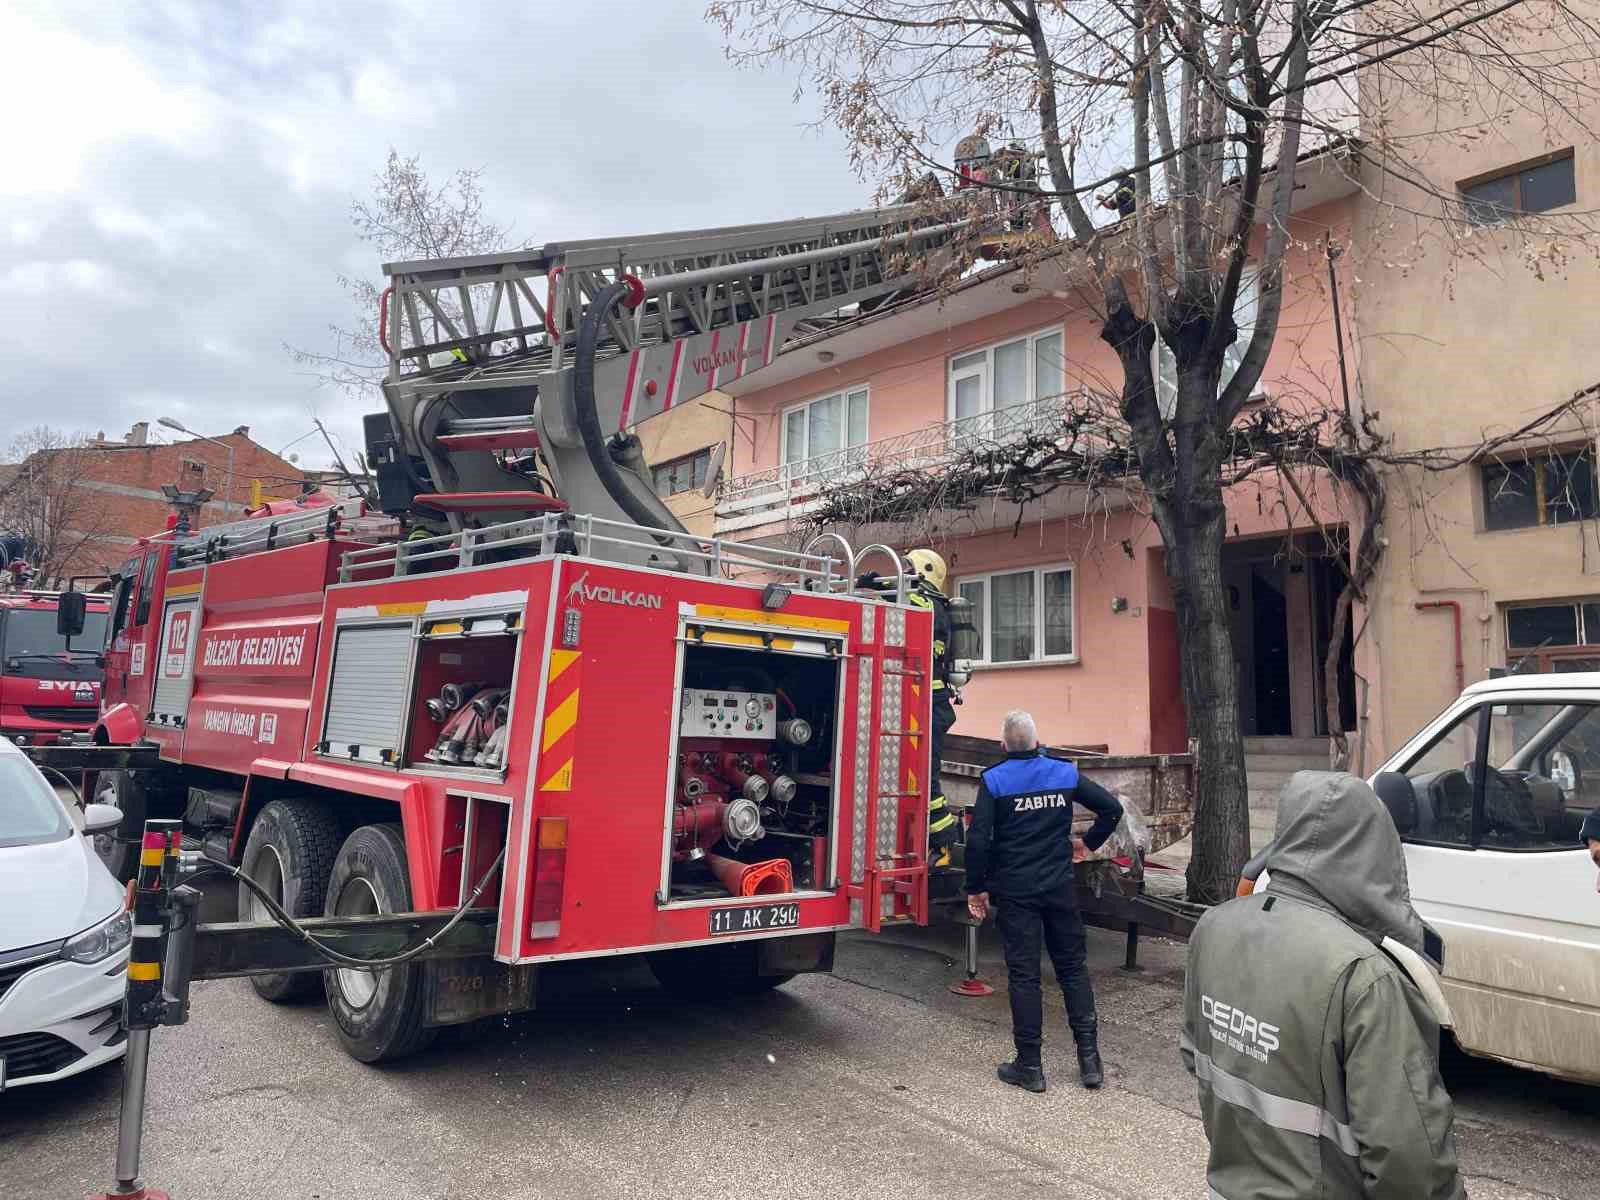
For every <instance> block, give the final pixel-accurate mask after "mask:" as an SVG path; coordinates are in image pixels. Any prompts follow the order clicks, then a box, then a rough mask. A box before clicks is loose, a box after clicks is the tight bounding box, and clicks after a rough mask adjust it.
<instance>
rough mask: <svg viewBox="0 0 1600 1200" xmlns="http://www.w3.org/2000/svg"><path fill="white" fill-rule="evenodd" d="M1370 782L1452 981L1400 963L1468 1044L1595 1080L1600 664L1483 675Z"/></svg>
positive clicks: (1482, 1052)
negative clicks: (1588, 818)
mask: <svg viewBox="0 0 1600 1200" xmlns="http://www.w3.org/2000/svg"><path fill="white" fill-rule="evenodd" d="M1369 782H1370V783H1371V785H1372V788H1373V790H1374V791H1375V792H1377V793H1378V796H1379V798H1380V799H1382V801H1383V802H1384V805H1385V806H1386V807H1387V808H1388V810H1389V812H1390V814H1391V815H1392V816H1393V817H1394V821H1395V827H1396V828H1397V829H1398V830H1399V832H1400V838H1401V841H1402V842H1403V843H1404V844H1405V854H1406V871H1407V874H1408V876H1409V877H1410V883H1411V899H1412V903H1413V905H1414V906H1415V907H1416V910H1417V913H1418V915H1420V916H1421V917H1422V919H1423V920H1424V921H1425V922H1427V923H1428V925H1430V926H1431V927H1432V928H1433V929H1434V930H1437V931H1438V934H1439V937H1440V939H1441V940H1442V943H1443V953H1442V958H1443V966H1444V969H1443V974H1442V978H1441V980H1440V982H1441V983H1442V988H1440V989H1438V990H1435V988H1434V987H1433V980H1431V979H1427V978H1425V976H1426V974H1427V971H1428V968H1425V967H1422V966H1421V960H1420V959H1416V956H1414V955H1406V956H1405V957H1406V958H1408V959H1411V960H1415V961H1407V962H1405V963H1404V964H1403V965H1405V966H1406V967H1407V968H1408V971H1409V972H1410V974H1411V975H1412V976H1413V978H1415V979H1417V982H1418V983H1419V985H1420V986H1422V988H1423V990H1424V992H1425V993H1430V995H1429V999H1430V1001H1431V1002H1432V1004H1433V1007H1434V1009H1435V1011H1436V1013H1437V1014H1438V1015H1439V1017H1440V1020H1441V1023H1442V1024H1444V1025H1446V1026H1448V1027H1450V1028H1451V1029H1452V1031H1453V1033H1454V1035H1455V1039H1456V1041H1457V1043H1458V1044H1459V1045H1460V1046H1461V1048H1462V1049H1463V1050H1465V1051H1466V1052H1467V1053H1469V1054H1474V1055H1478V1056H1481V1057H1484V1058H1494V1059H1499V1060H1501V1061H1503V1062H1508V1063H1513V1064H1515V1065H1517V1066H1522V1067H1528V1068H1531V1069H1533V1070H1536V1071H1543V1072H1545V1073H1547V1074H1550V1075H1556V1076H1560V1077H1562V1078H1566V1079H1574V1080H1578V1081H1580V1082H1583V1083H1590V1084H1600V894H1597V891H1596V867H1595V863H1594V861H1593V860H1592V859H1591V858H1590V855H1589V851H1588V849H1587V847H1586V846H1585V845H1584V844H1583V843H1581V842H1580V841H1579V840H1578V831H1579V828H1580V826H1581V825H1582V824H1583V819H1584V816H1585V815H1586V814H1587V813H1588V812H1589V811H1590V810H1591V809H1595V808H1600V673H1582V674H1577V673H1574V674H1561V675H1522V676H1508V677H1506V678H1502V679H1491V680H1487V681H1485V682H1483V683H1478V684H1474V685H1473V686H1472V687H1469V688H1468V689H1467V690H1466V691H1465V692H1463V693H1462V694H1461V696H1460V697H1459V698H1458V699H1457V700H1456V701H1455V703H1454V704H1452V705H1451V706H1450V707H1449V708H1447V709H1446V710H1445V711H1444V712H1443V713H1442V714H1441V715H1440V716H1439V717H1438V718H1436V719H1435V720H1434V721H1433V722H1432V723H1431V724H1429V725H1428V726H1427V727H1426V728H1424V729H1423V730H1422V731H1421V732H1420V733H1418V734H1417V735H1416V736H1415V737H1413V738H1412V739H1411V740H1410V741H1408V742H1407V743H1406V744H1405V745H1404V746H1403V747H1401V749H1400V751H1399V753H1397V754H1396V755H1395V756H1394V757H1393V758H1392V759H1390V760H1389V761H1388V762H1387V763H1386V764H1384V767H1383V769H1382V770H1380V771H1379V772H1378V773H1377V774H1376V775H1374V776H1373V777H1372V778H1371V779H1370V780H1369ZM1249 873H1252V872H1249V870H1248V869H1247V874H1249ZM1265 882H1266V876H1265V875H1263V876H1262V878H1261V879H1259V880H1257V881H1256V883H1255V886H1256V887H1258V888H1259V887H1261V886H1264V885H1265ZM1419 976H1422V977H1419ZM1441 992H1442V996H1441ZM1441 1000H1442V1003H1441Z"/></svg>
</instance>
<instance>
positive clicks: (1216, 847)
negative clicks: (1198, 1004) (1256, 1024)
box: [1100, 277, 1250, 903]
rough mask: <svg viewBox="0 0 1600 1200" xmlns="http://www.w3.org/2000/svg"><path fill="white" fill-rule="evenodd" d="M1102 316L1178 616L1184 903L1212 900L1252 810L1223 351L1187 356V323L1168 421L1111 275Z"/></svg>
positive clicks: (1150, 332)
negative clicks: (1223, 429)
mask: <svg viewBox="0 0 1600 1200" xmlns="http://www.w3.org/2000/svg"><path fill="white" fill-rule="evenodd" d="M1106 310H1107V313H1108V316H1107V318H1106V321H1105V324H1104V325H1103V326H1102V327H1101V330H1100V336H1101V338H1102V339H1103V340H1105V341H1106V342H1107V343H1109V344H1110V345H1111V346H1112V347H1113V348H1115V350H1116V352H1117V358H1118V359H1119V360H1120V361H1121V363H1122V372H1123V388H1122V415H1123V417H1124V418H1125V419H1126V420H1127V422H1128V427H1129V429H1130V430H1131V431H1132V434H1133V443H1134V446H1135V448H1136V449H1137V450H1138V454H1139V478H1140V480H1141V482H1142V483H1143V484H1144V486H1145V489H1146V490H1147V491H1148V492H1149V494H1150V498H1151V510H1152V513H1153V515H1154V516H1155V520H1156V527H1157V528H1158V529H1160V531H1161V539H1162V541H1163V542H1164V543H1165V544H1166V559H1167V579H1168V580H1169V581H1170V583H1171V585H1172V596H1173V603H1174V606H1175V607H1176V609H1177V614H1178V656H1179V662H1180V664H1181V667H1182V670H1181V676H1182V687H1183V702H1184V705H1185V706H1186V708H1187V710H1188V716H1189V733H1190V736H1191V737H1193V738H1194V739H1195V740H1196V741H1197V742H1198V743H1199V750H1200V763H1199V768H1198V770H1196V772H1195V797H1194V805H1195V813H1194V815H1195V824H1194V854H1193V857H1192V858H1191V859H1190V861H1189V871H1188V892H1189V898H1190V899H1191V900H1199V901H1204V902H1207V903H1220V902H1221V901H1223V900H1226V899H1227V898H1228V897H1230V896H1232V895H1233V893H1234V889H1235V887H1236V886H1237V884H1238V880H1239V872H1240V870H1241V869H1242V868H1243V867H1244V864H1245V862H1246V860H1248V859H1249V857H1250V807H1249V804H1248V803H1247V793H1246V790H1245V774H1244V739H1243V737H1242V735H1241V732H1240V729H1239V674H1238V667H1237V665H1236V664H1235V662H1234V658H1233V637H1232V633H1231V630H1230V628H1229V623H1228V599H1227V592H1226V590H1225V589H1224V587H1223V585H1222V542H1223V538H1224V537H1225V536H1226V535H1227V528H1228V506H1227V504H1226V503H1225V502H1224V500H1223V497H1222V460H1223V457H1224V453H1225V451H1224V441H1223V436H1222V434H1221V433H1220V432H1219V428H1218V427H1219V422H1218V420H1217V409H1218V401H1217V382H1218V377H1219V374H1220V371H1221V361H1220V359H1221V355H1220V352H1218V353H1217V354H1215V355H1213V356H1212V360H1213V361H1210V362H1209V363H1208V364H1207V365H1200V364H1198V363H1195V362H1193V360H1192V356H1191V351H1192V349H1193V344H1194V343H1196V342H1203V341H1204V336H1205V328H1204V327H1203V326H1193V327H1192V328H1190V329H1188V330H1186V331H1185V333H1186V335H1187V337H1188V338H1189V339H1190V342H1189V344H1188V345H1186V347H1185V352H1184V354H1183V355H1182V356H1180V357H1181V360H1185V361H1180V366H1179V374H1178V398H1177V406H1176V409H1175V411H1174V414H1173V416H1172V419H1171V420H1170V421H1169V420H1168V419H1166V418H1165V417H1163V416H1162V414H1161V411H1160V405H1159V403H1158V400H1157V395H1156V380H1155V371H1154V355H1153V353H1152V351H1153V350H1154V348H1155V341H1156V331H1155V327H1154V326H1153V325H1152V324H1151V322H1150V321H1149V320H1148V319H1146V318H1143V317H1140V316H1139V315H1138V314H1136V313H1135V312H1134V311H1133V307H1132V305H1131V304H1129V302H1128V299H1127V295H1126V293H1125V292H1124V291H1123V289H1122V287H1121V284H1120V281H1118V280H1117V279H1115V277H1113V278H1112V279H1111V280H1109V281H1108V282H1107V285H1106Z"/></svg>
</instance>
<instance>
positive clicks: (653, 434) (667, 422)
mask: <svg viewBox="0 0 1600 1200" xmlns="http://www.w3.org/2000/svg"><path fill="white" fill-rule="evenodd" d="M734 404H735V401H734V399H733V397H731V396H729V395H727V394H726V393H724V392H720V391H717V392H707V393H706V394H705V395H703V396H699V397H697V398H695V399H694V400H691V401H689V402H688V403H687V404H679V405H676V406H675V407H673V408H670V409H668V410H667V411H665V412H663V413H660V414H658V415H656V416H654V417H651V418H650V419H649V420H648V421H641V422H640V423H639V424H638V425H636V426H634V429H633V432H634V433H635V434H636V435H637V436H638V438H639V444H640V449H641V450H642V451H643V453H644V460H645V462H646V463H647V464H649V468H650V478H651V482H653V483H654V484H655V489H656V495H658V496H660V497H661V499H662V501H663V502H664V503H665V504H666V506H667V507H668V508H669V509H671V510H672V512H673V515H674V516H676V517H677V518H678V520H679V521H680V522H682V523H683V527H684V528H685V529H687V530H688V531H689V532H690V533H693V534H700V535H703V536H706V537H709V536H711V534H712V532H713V524H714V522H715V515H714V510H715V507H716V503H715V501H714V500H713V499H712V498H711V497H710V495H708V494H707V484H708V483H713V484H714V483H715V479H714V477H713V476H714V473H715V472H716V471H717V470H718V469H719V468H720V465H721V464H722V463H723V462H725V461H726V460H725V457H724V456H725V455H726V453H727V447H728V445H729V444H730V442H731V441H732V439H733V436H734V424H733V411H734ZM719 447H721V448H722V449H721V450H720V451H719Z"/></svg>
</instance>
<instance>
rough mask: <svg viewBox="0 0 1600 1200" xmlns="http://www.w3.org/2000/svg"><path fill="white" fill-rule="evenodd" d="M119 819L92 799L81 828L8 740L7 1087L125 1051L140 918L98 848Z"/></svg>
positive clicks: (2, 872)
mask: <svg viewBox="0 0 1600 1200" xmlns="http://www.w3.org/2000/svg"><path fill="white" fill-rule="evenodd" d="M120 820H121V813H120V812H119V811H118V810H116V809H114V808H111V807H109V806H107V805H101V804H91V805H89V806H88V807H87V808H86V809H85V811H84V818H83V829H82V830H80V829H79V828H78V825H77V823H76V822H75V821H74V820H73V815H72V812H71V810H70V809H68V807H67V806H66V805H65V804H63V803H62V802H61V800H60V799H59V798H58V797H57V796H56V793H55V790H54V789H53V788H51V787H50V785H49V784H48V783H46V782H45V778H44V776H43V775H41V774H40V773H39V771H38V769H37V768H35V767H34V765H33V764H32V763H31V762H29V761H28V760H27V759H26V758H25V757H23V755H22V752H21V751H19V750H18V749H17V748H16V747H15V746H13V745H12V744H11V743H10V742H9V741H6V740H5V739H4V738H0V1092H4V1091H6V1090H8V1089H10V1088H14V1087H20V1086H22V1085H24V1084H30V1083H49V1082H52V1081H53V1080H57V1079H65V1078H66V1077H67V1076H69V1075H76V1074H78V1073H79V1072H81V1071H88V1070H91V1069H93V1068H94V1067H98V1066H100V1065H102V1064H104V1063H108V1062H111V1061H113V1060H115V1059H118V1058H121V1057H122V1056H123V1054H124V1053H126V1050H127V1045H126V1034H125V1033H124V1032H123V1031H122V1028H121V1019H122V1002H123V993H124V990H125V988H126V986H127V973H128V943H129V940H130V935H131V933H132V920H131V918H130V917H129V915H128V914H127V913H126V912H124V911H123V890H122V887H121V886H120V885H119V884H118V883H117V881H116V880H115V879H113V878H112V877H111V873H110V872H109V871H107V870H106V868H105V866H104V865H103V864H102V863H101V861H100V859H99V857H98V856H97V855H96V854H95V851H94V845H93V843H92V841H91V837H92V835H93V834H95V833H97V832H99V833H104V832H105V831H106V830H107V829H109V828H114V827H115V825H116V824H117V822H119V821H120Z"/></svg>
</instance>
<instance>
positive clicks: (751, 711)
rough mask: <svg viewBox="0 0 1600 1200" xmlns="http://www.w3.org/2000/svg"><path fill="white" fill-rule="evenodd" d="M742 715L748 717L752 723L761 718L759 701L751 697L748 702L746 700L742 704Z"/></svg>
mask: <svg viewBox="0 0 1600 1200" xmlns="http://www.w3.org/2000/svg"><path fill="white" fill-rule="evenodd" d="M744 715H745V716H747V717H749V718H750V719H751V720H752V721H754V720H755V719H756V718H758V717H759V716H761V701H759V700H757V699H756V698H755V697H753V696H752V697H751V698H750V699H749V700H746V701H745V702H744Z"/></svg>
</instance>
